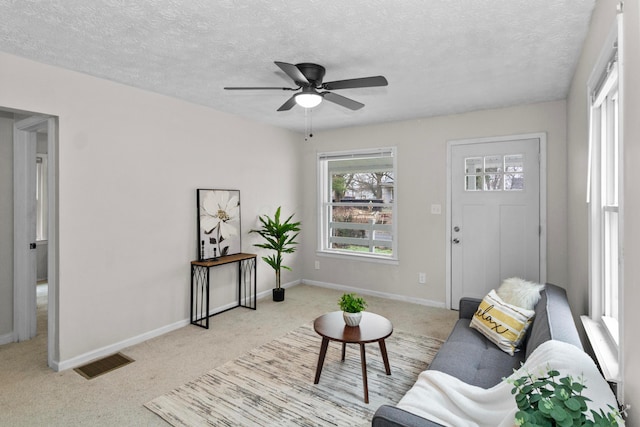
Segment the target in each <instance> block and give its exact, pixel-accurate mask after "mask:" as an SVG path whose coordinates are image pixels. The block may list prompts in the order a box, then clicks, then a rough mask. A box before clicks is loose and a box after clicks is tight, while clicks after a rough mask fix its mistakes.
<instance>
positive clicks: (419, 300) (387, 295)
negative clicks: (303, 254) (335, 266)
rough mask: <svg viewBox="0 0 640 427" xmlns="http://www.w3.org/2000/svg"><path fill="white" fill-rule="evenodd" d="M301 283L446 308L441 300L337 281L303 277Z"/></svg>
mask: <svg viewBox="0 0 640 427" xmlns="http://www.w3.org/2000/svg"><path fill="white" fill-rule="evenodd" d="M302 283H304V284H305V285H311V286H318V287H321V288H329V289H337V290H341V291H346V292H356V293H359V294H362V295H371V296H374V297H380V298H385V299H391V300H396V301H404V302H410V303H413V304H419V305H425V306H427V307H436V308H446V305H445V303H443V302H440V301H432V300H428V299H424V298H414V297H408V296H405V295H398V294H391V293H388V292H379V291H371V290H368V289H362V288H354V287H352V286H345V285H340V284H337V283H328V282H319V281H317V280H306V279H303V280H302Z"/></svg>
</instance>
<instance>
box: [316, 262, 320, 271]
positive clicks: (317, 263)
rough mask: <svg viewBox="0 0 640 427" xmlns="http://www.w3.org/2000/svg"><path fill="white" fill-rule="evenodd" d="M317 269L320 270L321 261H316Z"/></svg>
mask: <svg viewBox="0 0 640 427" xmlns="http://www.w3.org/2000/svg"><path fill="white" fill-rule="evenodd" d="M316 270H320V261H316Z"/></svg>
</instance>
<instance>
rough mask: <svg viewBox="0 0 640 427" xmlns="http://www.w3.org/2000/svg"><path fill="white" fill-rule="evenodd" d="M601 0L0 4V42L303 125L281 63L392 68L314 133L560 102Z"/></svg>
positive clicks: (324, 109)
mask: <svg viewBox="0 0 640 427" xmlns="http://www.w3.org/2000/svg"><path fill="white" fill-rule="evenodd" d="M594 2H595V0H450V1H449V0H448V1H443V0H349V1H345V0H322V1H321V0H262V1H258V0H253V1H251V0H246V1H239V0H216V1H214V0H57V1H54V0H50V1H44V0H0V23H1V25H0V51H4V52H7V53H11V54H15V55H18V56H22V57H26V58H30V59H33V60H36V61H39V62H43V63H48V64H53V65H57V66H60V67H63V68H68V69H71V70H76V71H80V72H83V73H87V74H90V75H93V76H98V77H102V78H106V79H109V80H113V81H117V82H121V83H125V84H127V85H131V86H135V87H139V88H143V89H147V90H150V91H153V92H158V93H162V94H166V95H170V96H173V97H177V98H181V99H184V100H188V101H192V102H194V103H197V104H202V105H207V106H210V107H213V108H215V109H218V110H221V111H227V112H230V113H233V114H237V115H240V116H244V117H248V118H251V119H254V120H258V121H261V122H265V123H270V124H273V125H275V126H280V127H284V128H288V129H293V130H296V131H301V132H302V131H304V129H305V113H304V110H303V109H302V108H300V107H294V108H293V109H292V110H291V111H285V112H277V111H276V109H277V108H278V107H279V106H280V105H281V104H282V103H283V102H284V101H286V99H287V98H288V97H289V96H291V94H292V92H281V91H225V90H223V87H224V86H278V87H280V86H293V85H290V84H289V83H290V82H289V79H288V78H287V77H286V75H285V74H284V73H282V71H280V69H279V68H278V67H276V65H275V64H274V63H273V61H283V62H289V63H294V64H295V63H299V62H314V63H318V64H321V65H323V66H325V67H326V69H327V73H326V76H325V79H324V80H325V81H332V80H342V79H349V78H357V77H367V76H372V75H384V76H385V77H386V78H387V80H388V81H389V86H387V87H380V88H366V89H345V90H340V91H336V92H337V93H339V94H341V95H343V96H347V97H350V98H352V99H355V100H357V101H359V102H362V103H364V104H365V107H364V108H362V109H361V110H358V111H351V110H348V109H346V108H343V107H340V106H338V105H336V104H332V103H330V102H323V103H322V104H321V105H320V106H319V107H316V108H315V109H313V111H312V113H311V115H312V123H313V128H314V131H316V132H317V131H318V130H322V129H331V128H337V127H345V126H357V125H362V124H368V123H376V122H387V121H396V120H406V119H412V118H420V117H429V116H435V115H443V114H451V113H459V112H465V111H472V110H479V109H486V108H496V107H504V106H510V105H517V104H523V103H533V102H541V101H550V100H558V99H564V98H565V97H566V95H567V92H568V89H569V85H570V82H571V78H572V76H573V72H574V69H575V66H576V64H577V60H578V57H579V55H580V51H581V48H582V44H583V41H584V38H585V36H586V32H587V27H588V24H589V20H590V17H591V12H592V9H593V6H594Z"/></svg>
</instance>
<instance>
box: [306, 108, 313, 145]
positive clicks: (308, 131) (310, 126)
mask: <svg viewBox="0 0 640 427" xmlns="http://www.w3.org/2000/svg"><path fill="white" fill-rule="evenodd" d="M312 111H313V110H312V109H311V108H305V109H304V140H305V141H309V138H313V124H312V122H311V112H312Z"/></svg>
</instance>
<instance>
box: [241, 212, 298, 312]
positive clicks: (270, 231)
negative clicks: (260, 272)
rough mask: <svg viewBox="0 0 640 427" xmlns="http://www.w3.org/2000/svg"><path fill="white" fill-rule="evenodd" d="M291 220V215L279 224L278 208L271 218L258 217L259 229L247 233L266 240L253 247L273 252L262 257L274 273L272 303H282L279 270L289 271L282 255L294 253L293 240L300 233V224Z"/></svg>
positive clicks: (282, 289) (282, 290)
mask: <svg viewBox="0 0 640 427" xmlns="http://www.w3.org/2000/svg"><path fill="white" fill-rule="evenodd" d="M292 218H293V214H292V215H291V216H290V217H289V218H287V219H286V221H284V222H281V221H280V207H278V209H277V210H276V213H275V215H274V216H273V218H271V217H269V216H268V215H263V216H259V217H258V219H259V220H260V224H261V227H260V228H259V229H257V230H251V231H249V232H250V233H258V234H259V235H261V236H262V237H263V238H264V239H265V240H266V243H256V244H254V245H253V246H256V247H258V248H263V249H270V250H272V251H275V253H273V254H271V255H269V256H266V257H262V259H263V260H264V261H265V262H266V263H267V264H269V265H270V266H271V268H273V270H274V271H275V273H276V287H275V288H274V289H273V300H274V301H284V288H281V287H280V271H281V269H283V268H285V269H287V270H291V268H290V267H287V266H286V265H283V264H282V254H290V253H293V252H295V250H296V246H295V245H297V244H298V242H296V241H295V239H296V237H298V234H299V231H300V222H293V221H292Z"/></svg>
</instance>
